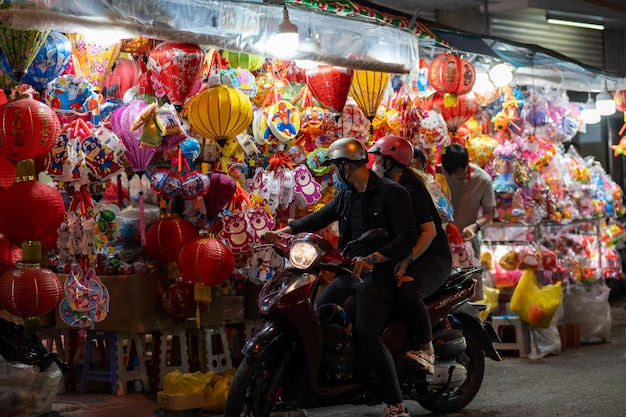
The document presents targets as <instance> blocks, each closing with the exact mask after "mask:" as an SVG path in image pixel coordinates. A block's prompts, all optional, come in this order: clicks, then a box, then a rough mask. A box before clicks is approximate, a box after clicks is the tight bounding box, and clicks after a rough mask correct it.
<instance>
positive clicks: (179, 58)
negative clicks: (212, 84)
mask: <svg viewBox="0 0 626 417" xmlns="http://www.w3.org/2000/svg"><path fill="white" fill-rule="evenodd" d="M203 63H204V53H203V52H202V49H201V48H200V47H199V46H198V45H195V44H192V43H183V42H163V43H160V44H158V45H157V46H156V47H154V48H152V50H151V51H150V54H149V60H148V65H149V67H150V69H151V70H152V72H153V73H154V75H155V76H156V79H157V80H158V81H159V83H161V85H162V87H163V90H164V91H165V95H166V96H167V98H168V99H169V101H170V103H172V104H178V105H182V104H183V103H184V102H185V99H186V98H187V95H188V94H189V92H190V91H191V89H192V88H193V86H194V84H195V82H196V80H197V79H198V78H199V77H200V75H201V73H202V64H203Z"/></svg>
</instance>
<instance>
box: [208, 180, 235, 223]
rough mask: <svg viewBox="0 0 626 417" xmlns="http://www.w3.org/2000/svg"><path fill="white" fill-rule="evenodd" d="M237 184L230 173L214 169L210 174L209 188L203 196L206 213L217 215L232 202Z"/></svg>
mask: <svg viewBox="0 0 626 417" xmlns="http://www.w3.org/2000/svg"><path fill="white" fill-rule="evenodd" d="M236 188H237V186H236V184H235V180H233V179H232V178H231V177H230V176H228V174H225V173H223V172H219V171H213V172H211V174H209V189H208V191H207V192H206V194H204V195H203V196H202V199H203V200H204V206H205V208H206V214H207V216H210V217H216V216H217V215H218V214H220V212H221V211H222V209H223V208H224V207H226V204H228V203H230V200H232V198H233V196H234V195H235V190H236Z"/></svg>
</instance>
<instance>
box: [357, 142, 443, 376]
mask: <svg viewBox="0 0 626 417" xmlns="http://www.w3.org/2000/svg"><path fill="white" fill-rule="evenodd" d="M368 152H370V153H373V154H375V155H376V162H375V163H374V166H373V171H374V172H375V173H377V174H378V175H380V176H385V177H386V178H389V179H391V180H393V181H396V182H398V183H399V184H400V185H402V186H403V187H404V188H406V190H407V191H408V192H409V195H410V197H411V202H412V205H413V210H414V216H415V223H416V225H417V229H418V240H417V243H416V244H415V245H414V246H413V248H412V250H411V252H410V253H409V254H408V255H407V256H406V257H404V258H403V259H401V260H400V261H398V262H397V263H396V266H395V278H396V279H397V288H396V292H395V299H396V303H397V305H398V307H399V310H400V312H401V315H402V319H403V321H404V322H405V323H406V325H407V326H408V328H409V332H410V335H411V336H412V337H413V338H414V343H415V344H416V345H417V346H415V348H416V349H415V350H409V351H408V352H407V353H406V361H407V365H409V366H414V367H416V368H418V369H421V370H423V371H425V372H428V373H430V374H433V373H434V364H435V354H434V347H433V343H432V326H431V322H430V317H429V315H428V311H427V309H426V305H425V304H424V301H423V300H424V298H426V297H428V296H429V295H431V294H433V293H434V292H435V290H436V289H437V288H439V287H440V286H441V285H442V284H443V283H444V282H445V281H446V279H447V278H448V275H449V274H450V271H451V269H452V255H451V253H450V247H449V245H448V240H447V238H446V234H445V231H444V229H443V227H442V226H441V218H440V216H439V213H438V211H437V209H436V207H435V205H434V203H433V200H432V197H431V195H430V193H429V192H428V189H427V188H426V186H425V184H424V183H423V181H422V179H421V177H420V176H419V175H418V174H417V173H416V172H415V171H414V170H413V169H412V168H410V164H411V160H412V159H413V154H414V152H413V146H412V145H411V143H410V142H409V141H408V140H406V139H404V138H402V137H400V136H395V135H389V136H383V137H382V138H380V139H378V140H377V141H376V143H375V144H374V145H373V146H372V147H371V148H370V149H369V150H368Z"/></svg>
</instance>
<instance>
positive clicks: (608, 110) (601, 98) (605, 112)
mask: <svg viewBox="0 0 626 417" xmlns="http://www.w3.org/2000/svg"><path fill="white" fill-rule="evenodd" d="M596 109H598V112H600V115H602V116H610V115H612V114H613V113H615V100H613V96H612V95H611V94H610V93H609V92H608V91H606V90H603V91H602V92H601V93H600V94H598V96H597V97H596Z"/></svg>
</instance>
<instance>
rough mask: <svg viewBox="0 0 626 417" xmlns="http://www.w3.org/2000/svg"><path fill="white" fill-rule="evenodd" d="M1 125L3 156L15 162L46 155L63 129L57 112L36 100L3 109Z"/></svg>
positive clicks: (13, 103)
mask: <svg viewBox="0 0 626 417" xmlns="http://www.w3.org/2000/svg"><path fill="white" fill-rule="evenodd" d="M0 123H1V125H0V155H2V156H4V157H5V158H7V159H8V160H9V161H11V162H13V163H16V162H18V161H20V160H22V159H29V158H37V157H40V156H44V155H46V154H47V153H48V151H50V149H52V147H53V146H54V144H55V142H56V139H57V136H58V135H59V130H60V122H59V118H58V117H57V115H56V114H55V113H54V110H52V108H51V107H50V106H47V105H46V104H44V103H42V102H40V101H37V100H34V99H32V98H18V99H16V100H12V101H9V102H7V103H5V104H3V105H2V106H0Z"/></svg>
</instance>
